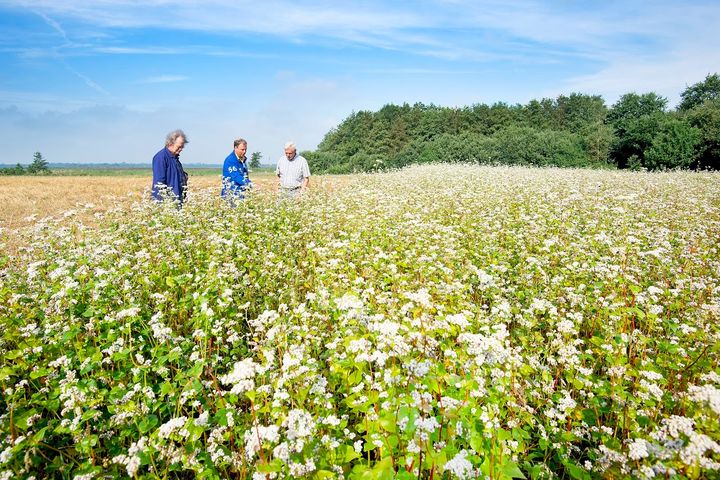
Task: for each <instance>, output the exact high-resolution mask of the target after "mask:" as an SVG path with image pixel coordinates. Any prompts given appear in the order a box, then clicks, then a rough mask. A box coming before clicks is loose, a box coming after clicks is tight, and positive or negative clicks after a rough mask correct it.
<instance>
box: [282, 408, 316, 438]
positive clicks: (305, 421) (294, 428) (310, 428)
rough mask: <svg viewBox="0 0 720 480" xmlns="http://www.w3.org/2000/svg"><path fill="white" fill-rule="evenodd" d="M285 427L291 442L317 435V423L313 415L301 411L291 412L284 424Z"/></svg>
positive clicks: (294, 410)
mask: <svg viewBox="0 0 720 480" xmlns="http://www.w3.org/2000/svg"><path fill="white" fill-rule="evenodd" d="M283 427H285V428H287V437H288V439H290V440H295V439H297V438H307V437H310V436H311V435H312V434H313V433H315V422H314V421H313V418H312V415H310V414H309V413H308V412H306V411H305V410H300V409H293V410H290V412H289V413H288V416H287V418H286V419H285V421H284V422H283Z"/></svg>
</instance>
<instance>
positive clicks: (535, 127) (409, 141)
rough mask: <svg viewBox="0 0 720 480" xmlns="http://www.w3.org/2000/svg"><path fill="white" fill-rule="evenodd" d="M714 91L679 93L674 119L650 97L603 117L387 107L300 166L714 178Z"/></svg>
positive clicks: (717, 161)
mask: <svg viewBox="0 0 720 480" xmlns="http://www.w3.org/2000/svg"><path fill="white" fill-rule="evenodd" d="M718 83H720V82H719V81H718V76H717V74H715V75H708V77H707V78H706V79H705V81H703V82H700V83H698V84H695V85H693V86H692V87H689V88H688V89H686V91H685V92H684V93H683V100H684V102H685V103H684V104H683V108H684V109H683V110H682V111H681V112H680V113H678V112H674V111H668V110H667V105H668V100H667V99H666V98H665V97H662V96H660V95H658V94H656V93H653V92H651V93H645V94H637V93H628V94H625V95H623V96H622V97H620V99H619V100H618V101H617V102H616V103H615V104H614V105H613V106H612V107H611V108H608V107H607V106H606V105H605V102H604V100H603V98H602V97H601V96H599V95H587V94H581V93H571V94H570V95H560V96H558V97H557V98H555V99H550V98H544V99H542V100H532V101H530V102H528V104H527V105H508V104H506V103H502V102H498V103H495V104H492V105H485V104H476V105H472V106H468V107H463V108H449V107H442V106H437V105H432V104H430V105H427V104H423V103H415V104H412V105H410V104H407V103H404V104H402V105H394V104H388V105H385V106H383V107H382V108H381V109H380V110H378V111H376V112H370V111H360V112H353V113H352V114H351V115H350V116H349V117H348V118H346V119H345V120H344V121H343V122H341V123H340V124H339V125H338V126H337V127H336V128H334V129H332V130H331V131H329V132H328V133H327V135H326V136H325V138H324V139H323V141H322V142H320V145H318V149H317V151H315V152H309V153H308V155H307V158H308V159H309V160H310V161H311V162H312V163H313V168H314V170H315V171H318V172H322V171H333V172H336V173H340V172H352V171H358V170H376V169H379V168H395V167H401V166H404V165H407V164H410V163H421V162H435V161H448V162H456V161H457V162H460V161H470V162H483V163H485V162H489V163H505V164H528V165H557V166H590V167H596V168H607V167H613V166H617V167H620V168H635V167H637V168H640V167H644V168H648V169H663V168H677V167H687V166H689V167H700V168H720V140H719V139H720V136H719V135H718V133H719V131H720V103H719V102H720V100H719V99H716V94H717V91H720V88H717V87H718ZM698 102H699V103H698ZM691 147H693V149H692V150H693V153H691Z"/></svg>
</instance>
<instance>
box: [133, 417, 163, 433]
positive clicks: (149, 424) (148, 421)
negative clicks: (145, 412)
mask: <svg viewBox="0 0 720 480" xmlns="http://www.w3.org/2000/svg"><path fill="white" fill-rule="evenodd" d="M158 423H160V420H158V417H157V416H155V415H150V416H147V417H145V418H143V419H142V421H141V422H140V423H139V424H138V428H139V429H140V431H141V432H142V433H147V432H149V431H150V430H152V429H154V428H155V427H157V425H158Z"/></svg>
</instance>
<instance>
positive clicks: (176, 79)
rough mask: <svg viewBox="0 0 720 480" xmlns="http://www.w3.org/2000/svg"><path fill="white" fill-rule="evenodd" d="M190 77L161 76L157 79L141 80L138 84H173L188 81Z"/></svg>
mask: <svg viewBox="0 0 720 480" xmlns="http://www.w3.org/2000/svg"><path fill="white" fill-rule="evenodd" d="M188 78H189V77H186V76H184V75H159V76H157V77H148V78H143V79H142V80H139V81H138V83H173V82H182V81H185V80H187V79H188Z"/></svg>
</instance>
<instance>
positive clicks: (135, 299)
mask: <svg viewBox="0 0 720 480" xmlns="http://www.w3.org/2000/svg"><path fill="white" fill-rule="evenodd" d="M342 182H343V184H342V186H339V187H338V188H333V189H315V190H312V191H310V192H308V194H306V195H304V196H303V197H301V198H299V199H297V201H295V200H292V201H287V200H279V199H277V198H275V197H274V196H273V195H272V194H271V193H270V192H263V191H258V192H254V194H253V195H248V196H247V198H246V199H245V200H243V201H242V202H238V203H237V204H235V205H229V204H228V203H227V202H225V201H223V200H222V199H220V198H218V196H217V192H216V191H203V190H191V191H190V192H189V194H188V198H187V201H186V203H185V204H184V207H183V208H182V209H177V208H175V207H174V206H172V205H166V204H157V203H155V202H149V201H148V202H139V203H137V204H135V205H134V206H133V207H132V208H130V209H127V208H125V209H115V210H113V211H110V212H108V213H106V214H105V215H102V216H98V218H97V219H96V221H97V224H96V225H94V226H93V227H92V228H91V227H88V226H85V225H82V224H79V223H73V222H76V221H77V222H79V220H77V219H76V218H75V216H68V217H66V216H63V217H62V218H60V219H57V220H55V219H43V220H41V221H38V222H37V223H36V225H35V227H34V228H33V229H32V231H29V232H27V233H26V237H25V246H24V247H23V248H21V249H19V250H18V252H17V254H14V255H13V256H12V257H9V256H3V257H0V280H2V283H0V321H2V336H1V337H0V389H1V391H2V395H0V478H26V477H27V478H29V477H35V478H45V477H57V478H77V479H91V478H103V477H104V476H113V477H124V476H129V477H136V478H170V477H175V476H183V477H184V476H185V475H187V476H188V477H190V476H197V477H198V478H218V479H219V478H243V479H251V478H252V479H280V478H291V477H293V478H300V477H303V478H326V479H329V478H337V479H341V478H398V479H410V478H458V479H469V478H523V477H525V478H555V477H557V478H712V477H715V476H718V475H720V362H719V361H718V347H717V346H718V345H720V321H719V320H720V247H719V246H718V242H717V239H718V238H720V204H719V203H718V200H717V195H718V192H719V191H720V175H718V174H716V173H689V172H673V173H654V174H649V173H632V172H605V171H587V170H559V169H530V168H511V167H486V166H476V165H453V166H448V165H430V166H418V167H412V168H407V169H404V170H400V171H397V172H392V173H384V174H373V175H357V176H353V177H351V178H346V179H343V180H342ZM181 472H183V473H181Z"/></svg>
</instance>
